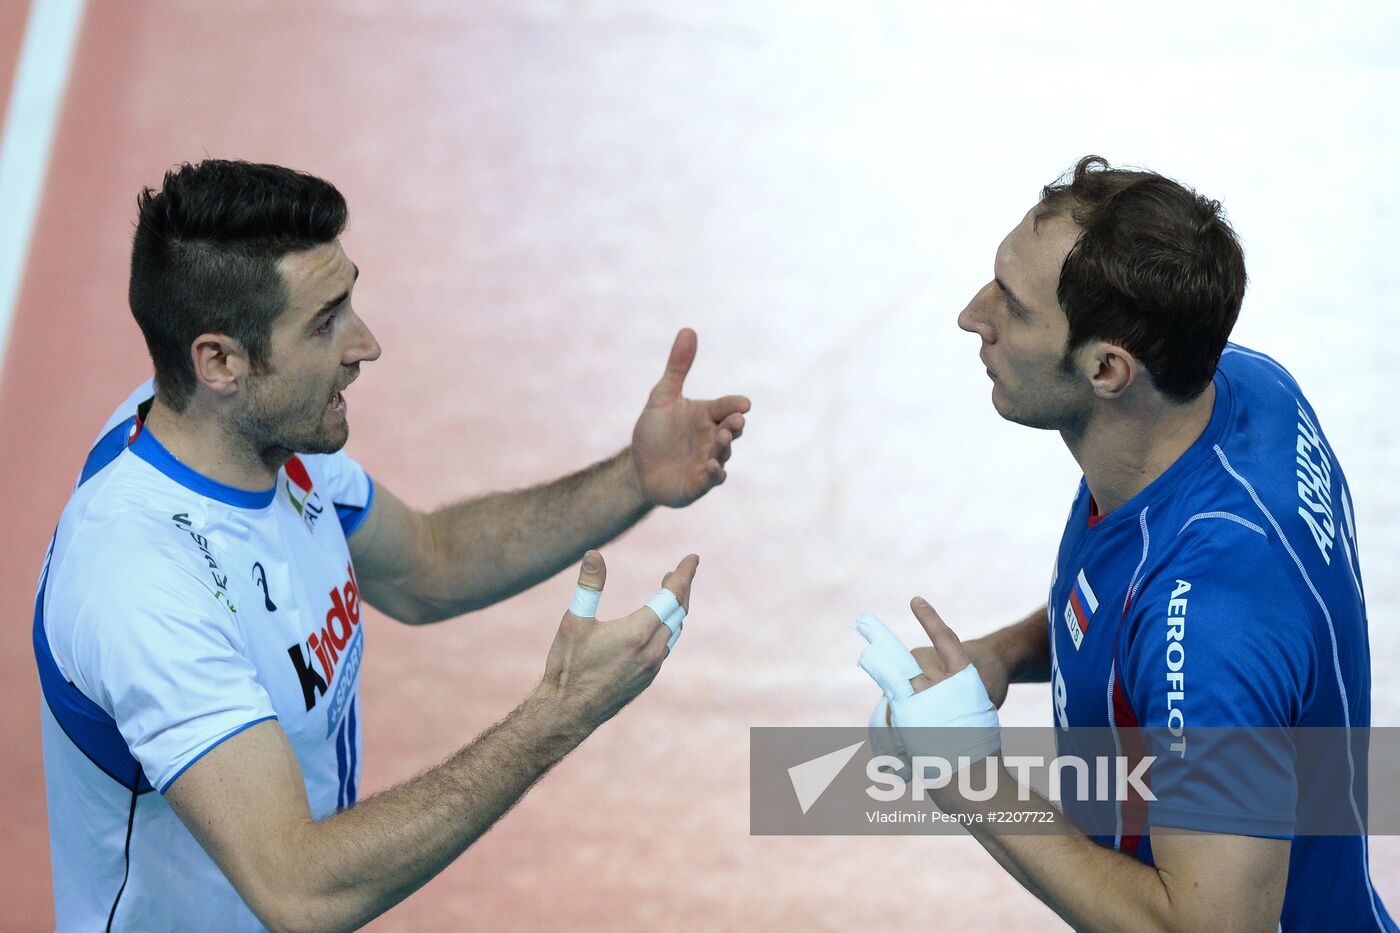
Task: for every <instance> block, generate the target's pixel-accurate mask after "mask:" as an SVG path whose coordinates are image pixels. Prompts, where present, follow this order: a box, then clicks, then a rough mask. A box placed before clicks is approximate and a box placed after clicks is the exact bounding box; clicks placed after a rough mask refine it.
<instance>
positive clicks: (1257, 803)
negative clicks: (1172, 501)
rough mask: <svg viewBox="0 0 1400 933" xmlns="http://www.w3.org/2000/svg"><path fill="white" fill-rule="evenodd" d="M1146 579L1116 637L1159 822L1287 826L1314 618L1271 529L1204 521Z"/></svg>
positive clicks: (1153, 817) (1241, 831) (1258, 831)
mask: <svg viewBox="0 0 1400 933" xmlns="http://www.w3.org/2000/svg"><path fill="white" fill-rule="evenodd" d="M1179 537H1180V538H1182V539H1185V540H1181V541H1178V542H1174V544H1175V546H1174V547H1173V551H1174V552H1175V556H1174V557H1173V558H1172V559H1170V560H1168V561H1167V562H1166V563H1165V565H1164V566H1163V567H1162V568H1161V570H1160V572H1158V573H1155V574H1153V575H1152V577H1151V578H1149V579H1148V580H1146V581H1145V582H1144V585H1143V587H1142V589H1141V591H1140V592H1139V595H1138V596H1137V597H1136V598H1135V600H1134V606H1133V609H1132V611H1131V622H1130V624H1129V625H1127V626H1125V629H1126V630H1125V633H1124V634H1125V635H1126V636H1127V637H1126V639H1124V640H1121V641H1120V645H1119V660H1120V664H1121V671H1122V674H1123V677H1122V681H1123V683H1122V686H1123V688H1124V692H1125V693H1126V695H1127V699H1128V701H1129V703H1130V704H1131V707H1132V711H1133V714H1134V717H1135V718H1136V720H1137V722H1138V724H1139V725H1140V726H1141V727H1142V728H1143V729H1144V733H1143V735H1144V738H1145V740H1146V743H1147V748H1148V750H1149V754H1152V755H1154V756H1156V760H1155V761H1154V762H1153V763H1152V765H1151V770H1150V781H1151V791H1152V794H1153V795H1154V796H1155V797H1156V800H1155V801H1153V802H1151V803H1150V804H1149V820H1150V823H1151V824H1153V825H1159V826H1175V827H1180V828H1183V829H1194V830H1200V831H1206V832H1220V833H1230V834H1235V835H1251V836H1274V837H1287V836H1291V835H1292V833H1293V828H1294V815H1295V812H1296V804H1297V797H1298V794H1297V784H1298V779H1297V767H1296V762H1295V749H1294V744H1293V737H1292V735H1291V733H1290V727H1292V726H1296V725H1297V724H1298V721H1299V716H1300V714H1301V710H1302V709H1303V707H1304V706H1305V704H1306V702H1307V698H1308V697H1309V696H1310V694H1311V690H1312V685H1313V683H1314V677H1315V670H1316V655H1315V652H1316V648H1317V646H1316V642H1315V637H1314V627H1313V621H1312V619H1311V616H1310V615H1309V614H1308V613H1307V611H1306V610H1305V608H1304V604H1303V603H1302V602H1301V601H1300V600H1299V598H1298V596H1297V593H1296V590H1295V589H1294V587H1293V585H1292V583H1291V582H1290V580H1289V578H1288V576H1287V574H1286V573H1285V572H1284V570H1283V568H1282V567H1281V566H1280V565H1279V564H1278V562H1277V560H1276V559H1275V557H1274V555H1273V554H1272V553H1271V552H1270V548H1269V546H1268V542H1267V540H1266V539H1265V537H1264V536H1263V534H1261V533H1259V532H1257V531H1255V530H1253V529H1251V528H1249V527H1247V526H1244V525H1241V524H1239V523H1237V522H1235V521H1233V520H1230V519H1223V518H1211V519H1205V520H1201V521H1197V522H1195V523H1193V524H1192V525H1191V526H1189V527H1188V528H1187V529H1185V530H1183V532H1182V534H1181V535H1180V536H1179Z"/></svg>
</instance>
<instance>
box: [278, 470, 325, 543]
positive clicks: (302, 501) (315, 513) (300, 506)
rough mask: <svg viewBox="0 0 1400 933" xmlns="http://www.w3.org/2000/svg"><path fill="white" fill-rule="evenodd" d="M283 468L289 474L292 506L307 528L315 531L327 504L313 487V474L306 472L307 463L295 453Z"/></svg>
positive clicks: (289, 494) (288, 496)
mask: <svg viewBox="0 0 1400 933" xmlns="http://www.w3.org/2000/svg"><path fill="white" fill-rule="evenodd" d="M282 469H283V470H284V471H285V472H286V474H287V480H286V487H287V498H288V499H290V500H291V501H292V508H294V509H296V510H297V514H298V515H300V516H301V520H302V521H304V522H306V527H307V529H308V530H310V531H315V530H316V519H318V518H320V517H321V513H322V512H324V511H325V506H323V505H321V496H320V493H318V492H316V490H314V489H313V488H311V487H312V484H311V474H309V473H307V472H306V464H304V463H302V462H301V459H300V458H298V457H297V456H296V455H295V454H293V455H292V458H291V459H290V460H288V461H287V463H286V465H285V466H284V467H282Z"/></svg>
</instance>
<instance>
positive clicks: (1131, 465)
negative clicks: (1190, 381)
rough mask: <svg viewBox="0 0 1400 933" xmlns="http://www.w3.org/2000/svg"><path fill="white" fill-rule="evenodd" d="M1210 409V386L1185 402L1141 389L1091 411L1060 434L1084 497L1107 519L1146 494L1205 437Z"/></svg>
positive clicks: (1212, 396) (1212, 387) (1212, 386)
mask: <svg viewBox="0 0 1400 933" xmlns="http://www.w3.org/2000/svg"><path fill="white" fill-rule="evenodd" d="M1214 408H1215V383H1213V382H1212V383H1211V384H1210V385H1208V386H1207V387H1206V390H1205V391H1204V392H1202V393H1201V394H1200V395H1199V396H1197V397H1196V398H1194V399H1192V400H1191V401H1189V402H1185V403H1181V404H1178V403H1174V402H1171V401H1168V400H1167V399H1166V397H1165V396H1163V395H1161V393H1159V392H1156V391H1152V390H1144V391H1141V392H1140V393H1138V394H1137V395H1135V396H1134V397H1131V398H1124V399H1120V400H1118V401H1115V402H1114V403H1112V404H1110V405H1105V406H1103V407H1102V408H1101V409H1100V410H1098V411H1096V412H1095V413H1094V415H1093V416H1092V417H1090V418H1089V420H1088V421H1086V422H1085V423H1084V425H1083V426H1082V427H1076V428H1074V429H1065V430H1062V431H1061V432H1060V436H1061V437H1063V438H1064V441H1065V446H1066V447H1068V448H1069V452H1070V453H1071V454H1072V455H1073V456H1074V459H1075V460H1077V461H1078V462H1079V468H1080V469H1082V470H1083V471H1084V479H1085V482H1087V483H1088V485H1089V492H1090V493H1092V494H1093V496H1094V501H1095V502H1096V503H1098V507H1099V514H1101V515H1107V514H1108V513H1109V512H1112V511H1113V510H1114V509H1116V508H1118V507H1119V506H1121V505H1123V504H1124V503H1125V502H1127V501H1128V500H1129V499H1131V498H1132V497H1133V496H1136V495H1137V494H1138V493H1140V492H1142V491H1143V490H1144V489H1146V488H1147V487H1148V486H1149V485H1150V484H1151V483H1152V481H1153V480H1155V479H1157V477H1159V476H1161V475H1162V474H1163V473H1165V472H1166V471H1167V469H1168V468H1169V467H1170V466H1171V465H1172V464H1173V463H1175V462H1176V461H1177V459H1178V458H1179V457H1180V456H1181V455H1182V454H1184V453H1185V452H1186V451H1187V450H1188V449H1190V447H1191V445H1192V444H1194V443H1195V442H1196V440H1197V439H1198V438H1200V436H1201V435H1202V434H1203V433H1204V432H1205V429H1206V426H1207V425H1209V424H1210V416H1211V413H1212V412H1213V411H1214Z"/></svg>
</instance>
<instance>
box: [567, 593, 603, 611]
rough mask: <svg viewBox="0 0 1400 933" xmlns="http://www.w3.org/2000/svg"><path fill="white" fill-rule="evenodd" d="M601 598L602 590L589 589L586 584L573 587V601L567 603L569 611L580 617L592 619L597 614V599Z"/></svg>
mask: <svg viewBox="0 0 1400 933" xmlns="http://www.w3.org/2000/svg"><path fill="white" fill-rule="evenodd" d="M602 598H603V591H602V590H590V589H589V588H588V587H586V586H578V587H574V601H573V602H571V603H569V611H570V612H572V613H573V614H574V615H576V616H578V617H579V618H580V619H592V618H594V617H595V616H597V615H598V600H600V599H602Z"/></svg>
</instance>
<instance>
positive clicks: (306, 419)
mask: <svg viewBox="0 0 1400 933" xmlns="http://www.w3.org/2000/svg"><path fill="white" fill-rule="evenodd" d="M233 429H234V431H236V432H237V434H238V436H239V437H241V438H242V439H243V442H244V444H245V445H246V448H247V449H249V450H251V451H252V452H253V453H254V454H255V455H256V456H257V457H258V459H259V460H261V461H262V462H263V463H265V464H268V465H275V466H278V467H280V466H281V465H282V464H283V463H285V462H286V461H287V458H288V457H290V456H291V455H292V454H332V453H335V452H336V451H338V450H340V449H341V448H342V447H344V446H345V442H346V441H347V440H348V439H349V436H350V427H349V424H348V423H346V422H343V421H342V422H340V423H339V424H337V425H329V424H327V423H326V409H325V400H323V401H322V403H321V405H320V406H319V407H317V408H314V409H313V408H312V407H311V406H310V405H300V406H298V405H294V404H293V405H288V404H287V403H286V401H285V400H284V399H282V398H280V397H279V396H278V395H277V393H275V392H269V391H267V389H266V383H265V382H263V381H262V380H254V381H253V383H252V384H251V385H250V386H249V393H248V400H247V404H246V405H245V406H244V407H242V408H241V409H239V410H238V412H237V413H236V414H235V416H234V419H233Z"/></svg>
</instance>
